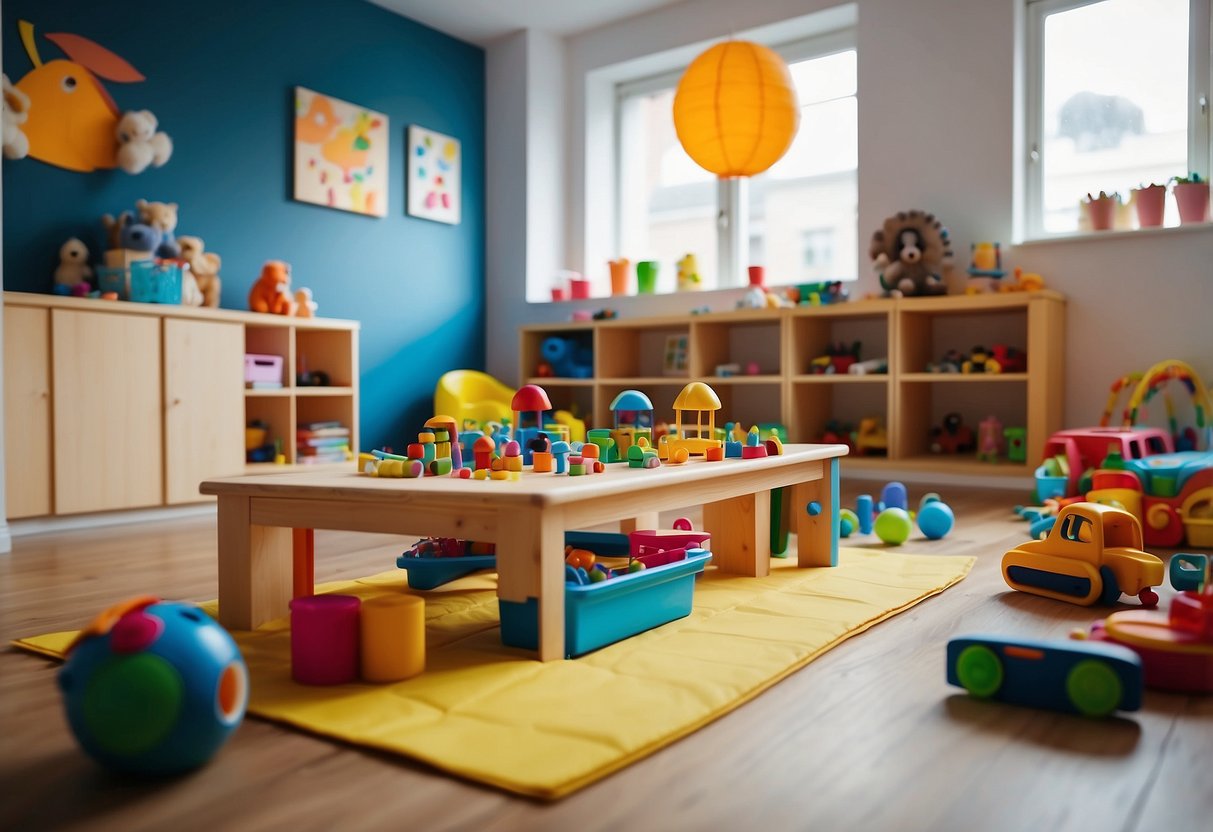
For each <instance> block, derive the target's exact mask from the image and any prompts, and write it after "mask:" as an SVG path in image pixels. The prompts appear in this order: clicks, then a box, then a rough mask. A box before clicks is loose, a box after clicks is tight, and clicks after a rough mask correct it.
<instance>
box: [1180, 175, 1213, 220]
mask: <svg viewBox="0 0 1213 832" xmlns="http://www.w3.org/2000/svg"><path fill="white" fill-rule="evenodd" d="M1174 181H1175V189H1174V190H1175V205H1176V206H1177V207H1178V208H1179V223H1180V225H1187V224H1189V223H1195V222H1208V221H1209V183H1208V182H1207V181H1205V180H1204V179H1201V178H1200V174H1199V173H1192V174H1191V175H1189V176H1177V177H1175V180H1174Z"/></svg>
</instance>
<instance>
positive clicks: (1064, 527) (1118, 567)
mask: <svg viewBox="0 0 1213 832" xmlns="http://www.w3.org/2000/svg"><path fill="white" fill-rule="evenodd" d="M1142 545H1143V544H1142V535H1141V523H1139V522H1138V521H1137V518H1136V517H1134V516H1133V515H1132V514H1130V513H1129V512H1127V511H1125V510H1124V509H1119V508H1113V507H1111V506H1101V505H1096V504H1095V503H1074V504H1073V505H1069V506H1066V507H1065V508H1063V509H1062V510H1061V512H1060V513H1059V514H1058V515H1057V522H1056V523H1054V525H1053V528H1052V530H1051V531H1050V532H1049V536H1048V537H1047V538H1046V539H1044V540H1030V541H1028V542H1027V543H1022V544H1020V545H1019V546H1016V547H1015V548H1014V549H1012V550H1011V551H1009V552H1007V553H1006V554H1005V555H1004V556H1003V558H1002V576H1003V579H1004V580H1006V582H1007V586H1009V587H1011V588H1012V589H1017V590H1019V591H1021V592H1030V593H1032V594H1034V595H1042V596H1044V597H1045V598H1055V599H1056V600H1058V601H1069V602H1070V603H1073V604H1082V605H1083V606H1090V605H1091V604H1094V603H1096V602H1099V603H1103V604H1114V603H1116V601H1117V600H1118V599H1119V598H1120V596H1121V593H1124V594H1127V595H1136V596H1137V597H1138V599H1140V601H1141V603H1142V605H1143V606H1147V607H1153V606H1156V605H1157V604H1158V593H1156V592H1154V590H1153V589H1152V587H1155V586H1158V585H1159V584H1161V583H1162V582H1163V574H1164V567H1163V562H1162V561H1161V560H1159V559H1158V558H1156V557H1155V556H1154V555H1151V554H1150V553H1149V552H1145V551H1143V550H1142Z"/></svg>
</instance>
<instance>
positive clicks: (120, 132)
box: [114, 110, 173, 174]
mask: <svg viewBox="0 0 1213 832" xmlns="http://www.w3.org/2000/svg"><path fill="white" fill-rule="evenodd" d="M157 126H158V122H157V121H156V116H155V115H153V114H152V111H151V110H134V111H131V112H128V113H125V114H123V116H122V118H121V119H119V120H118V126H117V127H116V128H115V130H114V133H115V136H116V137H117V139H118V167H120V168H122V169H123V170H124V171H126V172H127V173H132V174H134V173H143V171H145V170H147V168H148V166H149V165H154V166H155V167H160V166H161V165H163V164H164V163H165V162H167V161H168V160H169V157H170V156H172V155H173V140H172V139H170V138H169V137H168V134H167V133H162V132H157V130H156V127H157Z"/></svg>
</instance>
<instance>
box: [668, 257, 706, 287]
mask: <svg viewBox="0 0 1213 832" xmlns="http://www.w3.org/2000/svg"><path fill="white" fill-rule="evenodd" d="M674 265H675V266H676V267H677V269H678V291H680V292H690V291H695V290H698V289H702V288H703V278H702V277H700V276H699V264H698V262H696V260H695V255H694V254H689V253H688V254H685V255H683V256H682V258H681V259H679V260H678V262H677V263H675V264H674Z"/></svg>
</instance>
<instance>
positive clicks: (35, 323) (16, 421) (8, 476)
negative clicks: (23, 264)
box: [4, 306, 51, 520]
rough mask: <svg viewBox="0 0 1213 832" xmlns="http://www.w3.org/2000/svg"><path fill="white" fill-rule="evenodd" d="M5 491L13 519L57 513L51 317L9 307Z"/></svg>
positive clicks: (40, 311) (46, 312) (43, 311)
mask: <svg viewBox="0 0 1213 832" xmlns="http://www.w3.org/2000/svg"><path fill="white" fill-rule="evenodd" d="M4 453H5V465H4V489H5V495H6V496H5V502H6V503H7V511H8V517H9V519H10V520H11V519H16V518H18V517H38V516H40V515H44V514H50V513H51V315H50V311H49V310H46V309H27V308H24V307H20V306H7V307H5V309H4Z"/></svg>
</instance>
